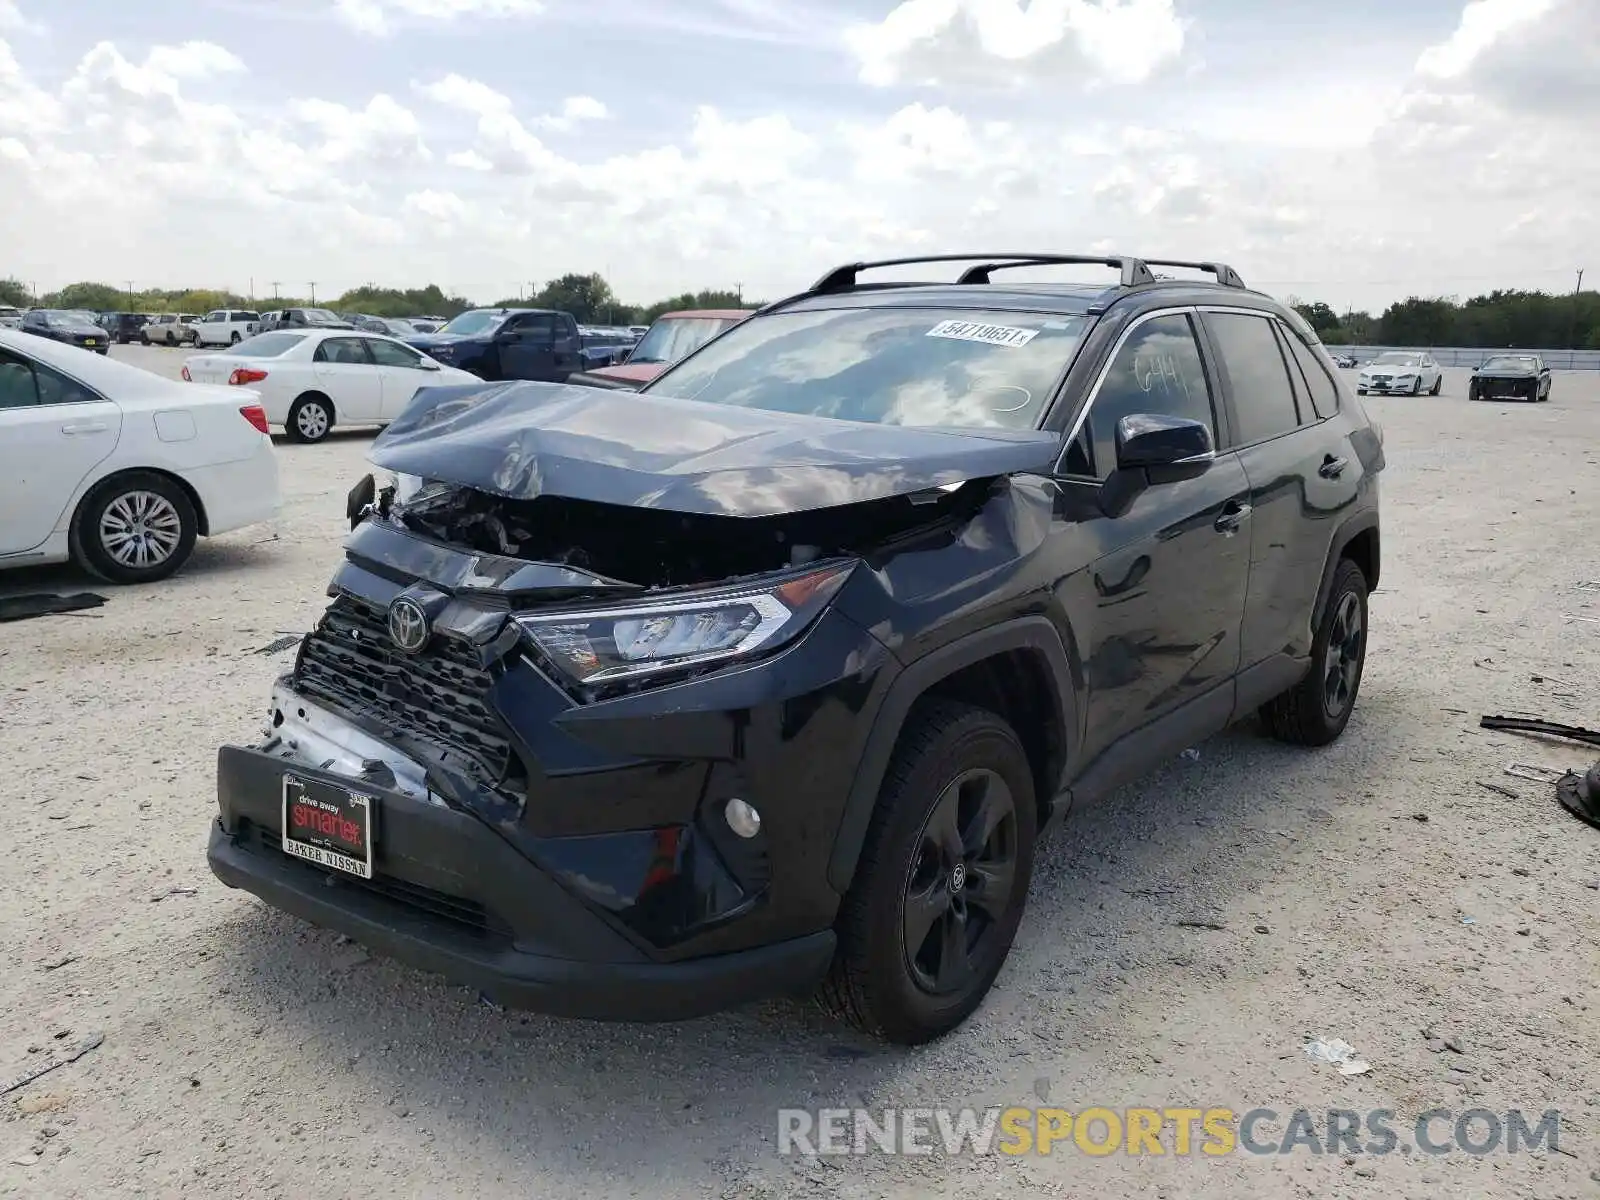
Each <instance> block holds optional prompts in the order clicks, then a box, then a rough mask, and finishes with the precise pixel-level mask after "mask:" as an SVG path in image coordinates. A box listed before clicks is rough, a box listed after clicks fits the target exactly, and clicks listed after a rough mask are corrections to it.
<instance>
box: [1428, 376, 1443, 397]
mask: <svg viewBox="0 0 1600 1200" xmlns="http://www.w3.org/2000/svg"><path fill="white" fill-rule="evenodd" d="M1443 387H1444V372H1443V371H1440V372H1439V377H1438V378H1437V379H1435V380H1434V381H1433V386H1432V387H1431V388H1429V389H1428V395H1430V396H1437V395H1438V394H1439V391H1440V389H1441V388H1443Z"/></svg>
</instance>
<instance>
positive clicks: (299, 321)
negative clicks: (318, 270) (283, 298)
mask: <svg viewBox="0 0 1600 1200" xmlns="http://www.w3.org/2000/svg"><path fill="white" fill-rule="evenodd" d="M354 328H355V326H354V325H352V324H350V322H349V321H343V320H340V319H339V318H338V317H337V316H335V315H334V314H333V313H331V312H329V311H328V310H327V309H325V308H285V309H281V310H279V311H276V312H269V313H262V314H261V325H260V328H259V330H258V332H260V333H268V332H270V331H271V330H274V329H354Z"/></svg>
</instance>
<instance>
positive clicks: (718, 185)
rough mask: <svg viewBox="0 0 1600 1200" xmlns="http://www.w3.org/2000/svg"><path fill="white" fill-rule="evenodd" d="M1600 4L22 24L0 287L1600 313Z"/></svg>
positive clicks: (1389, 0) (239, 5) (941, 3)
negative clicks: (861, 276) (93, 284)
mask: <svg viewBox="0 0 1600 1200" xmlns="http://www.w3.org/2000/svg"><path fill="white" fill-rule="evenodd" d="M1597 114H1600V0H1472V2H1470V3H1465V2H1464V0H1344V2H1343V3H1340V4H1330V3H1327V2H1326V0H901V2H898V3H897V2H896V0H138V2H137V3H135V2H132V0H0V228H3V229H4V233H5V236H4V238H3V239H0V276H7V275H11V276H15V277H17V278H21V279H23V280H25V281H31V282H36V283H37V284H38V285H39V286H40V287H41V288H51V287H57V286H60V285H61V284H64V283H67V282H70V281H73V280H76V279H82V278H91V279H102V280H106V281H109V282H118V283H124V282H128V281H133V282H134V283H135V284H136V285H137V286H184V285H194V286H225V287H232V288H234V289H235V290H238V291H244V290H246V289H247V288H248V287H249V286H250V284H251V281H252V280H253V282H254V288H255V291H256V293H257V294H263V293H265V294H270V291H271V289H270V281H272V280H278V281H280V282H281V283H282V285H283V288H284V290H285V292H289V291H296V292H303V291H304V285H305V283H306V282H307V281H311V280H315V281H316V282H317V291H318V292H319V294H324V295H331V294H334V293H336V292H337V291H340V290H342V289H344V288H345V287H349V286H355V285H358V284H360V283H363V282H368V281H371V282H376V283H381V284H393V285H416V284H419V283H422V282H427V281H435V282H438V283H440V284H442V285H444V286H445V287H447V288H450V289H454V290H458V291H461V292H463V293H465V294H467V295H469V296H472V297H474V298H476V299H479V300H481V301H488V300H492V299H495V298H498V297H500V296H504V295H510V294H515V293H516V291H517V289H518V287H519V285H520V286H524V287H525V286H527V284H529V283H533V282H538V281H542V280H545V279H548V278H550V277H552V276H555V275H558V274H561V273H563V272H566V271H570V270H582V271H587V270H599V271H603V272H605V274H606V275H607V277H608V278H610V279H611V280H612V282H613V284H614V286H615V287H616V289H617V291H618V292H619V293H620V294H621V295H622V296H623V297H624V298H625V299H629V300H635V301H648V300H650V299H653V298H656V297H658V296H661V295H665V294H669V293H672V292H677V291H682V290H685V289H694V288H700V287H732V286H733V285H735V284H742V285H743V288H744V292H745V294H746V296H756V297H773V296H776V295H779V294H781V293H783V292H785V291H788V290H794V289H797V288H800V287H803V286H805V285H806V284H807V283H809V282H810V281H811V280H813V279H814V278H815V277H816V276H817V275H819V274H820V273H821V272H822V271H823V270H824V269H825V268H826V267H827V266H829V265H832V264H833V263H835V262H838V261H843V260H847V259H851V258H856V257H863V256H867V257H888V256H893V255H900V254H907V253H916V252H918V251H924V252H936V251H946V250H966V249H970V248H987V249H1002V250H1014V249H1053V250H1061V251H1071V250H1093V251H1095V252H1102V253H1103V252H1110V251H1112V250H1119V251H1126V252H1128V253H1145V254H1150V255H1153V256H1173V257H1217V258H1222V259H1225V260H1226V261H1229V262H1231V263H1233V265H1234V266H1235V267H1237V268H1238V269H1239V271H1240V272H1241V274H1243V275H1244V277H1245V279H1246V281H1247V282H1248V283H1251V284H1252V285H1255V286H1260V287H1263V288H1264V289H1265V290H1268V291H1272V292H1274V293H1277V294H1279V295H1289V294H1293V295H1297V296H1300V297H1303V298H1306V299H1325V300H1327V301H1329V302H1330V303H1332V304H1334V305H1335V306H1337V307H1339V308H1341V309H1342V308H1344V307H1345V306H1347V305H1354V306H1357V307H1381V306H1382V305H1383V304H1384V303H1386V302H1388V301H1389V300H1392V299H1395V298H1399V297H1402V296H1405V295H1408V294H1411V293H1414V292H1415V293H1422V294H1461V295H1467V294H1471V293H1473V292H1475V291H1482V290H1487V289H1489V288H1492V287H1496V286H1508V287H1513V286H1519V287H1540V288H1546V289H1551V290H1565V289H1569V288H1571V287H1572V286H1573V272H1574V270H1575V269H1576V268H1577V267H1581V266H1588V267H1589V268H1591V269H1592V272H1593V274H1592V275H1591V276H1590V279H1591V280H1592V281H1593V282H1594V283H1597V284H1600V221H1597V220H1596V219H1595V215H1594V214H1595V209H1596V207H1597V203H1600V154H1597V152H1596V150H1595V144H1596V133H1597V132H1600V115H1597Z"/></svg>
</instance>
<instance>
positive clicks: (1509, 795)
mask: <svg viewBox="0 0 1600 1200" xmlns="http://www.w3.org/2000/svg"><path fill="white" fill-rule="evenodd" d="M1476 782H1477V784H1478V786H1479V787H1481V788H1488V789H1489V790H1490V791H1491V792H1498V793H1499V794H1500V795H1502V796H1504V797H1505V798H1506V799H1507V800H1521V799H1522V797H1521V796H1520V795H1518V794H1517V793H1516V792H1514V791H1512V790H1511V789H1510V788H1508V787H1501V786H1500V785H1499V784H1498V783H1490V782H1489V781H1488V780H1487V779H1479V780H1477V781H1476Z"/></svg>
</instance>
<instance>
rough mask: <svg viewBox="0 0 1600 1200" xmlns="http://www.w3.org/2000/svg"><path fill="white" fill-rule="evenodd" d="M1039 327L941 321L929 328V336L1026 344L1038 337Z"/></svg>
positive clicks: (991, 343) (989, 344) (993, 342)
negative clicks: (1023, 327) (1027, 327)
mask: <svg viewBox="0 0 1600 1200" xmlns="http://www.w3.org/2000/svg"><path fill="white" fill-rule="evenodd" d="M1038 334H1039V331H1038V330H1037V329H1018V328H1017V327H1016V326H1014V325H984V324H982V323H980V322H978V321H940V322H939V323H938V324H937V325H935V326H934V327H933V328H932V329H930V330H928V333H927V336H928V337H936V338H954V339H955V340H956V341H958V342H982V343H984V344H985V345H988V346H1026V345H1027V344H1028V343H1029V342H1031V341H1033V339H1034V338H1035V337H1037V336H1038Z"/></svg>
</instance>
